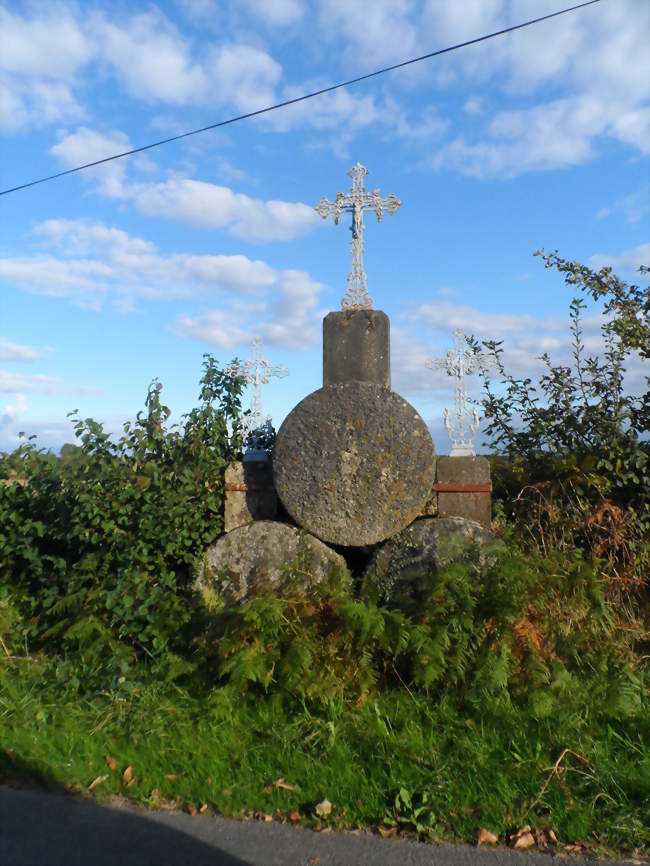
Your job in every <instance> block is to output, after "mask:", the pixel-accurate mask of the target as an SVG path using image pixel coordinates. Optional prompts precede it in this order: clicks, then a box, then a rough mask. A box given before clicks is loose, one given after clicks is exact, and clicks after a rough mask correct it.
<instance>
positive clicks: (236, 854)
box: [0, 786, 630, 866]
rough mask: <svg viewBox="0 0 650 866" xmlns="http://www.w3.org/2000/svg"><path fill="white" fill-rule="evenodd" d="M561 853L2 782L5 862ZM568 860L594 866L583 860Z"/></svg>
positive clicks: (260, 862)
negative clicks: (113, 800) (385, 834)
mask: <svg viewBox="0 0 650 866" xmlns="http://www.w3.org/2000/svg"><path fill="white" fill-rule="evenodd" d="M553 859H554V858H553V857H551V856H550V855H548V854H541V853H523V852H522V853H520V852H516V851H511V850H508V849H507V848H493V849H492V848H491V849H486V848H472V847H470V846H462V845H461V846H451V845H442V846H437V845H436V846H434V845H427V844H423V843H416V842H410V841H406V840H397V839H382V838H381V837H379V836H375V835H372V834H362V835H353V834H349V833H316V832H314V831H312V830H306V829H304V828H301V827H293V826H290V825H286V824H280V823H276V822H271V823H264V822H257V821H253V822H243V821H235V820H231V819H226V818H217V817H214V816H211V815H197V816H194V817H192V816H191V815H188V814H185V813H183V812H153V811H147V810H144V809H138V808H136V807H133V806H130V805H128V806H126V805H119V806H102V805H99V804H98V803H96V802H94V801H93V800H87V799H83V798H80V797H73V796H70V795H65V794H54V793H48V792H45V791H42V790H37V789H33V788H13V787H12V788H10V787H6V786H0V866H186V864H187V866H550V864H551V863H552V861H553ZM564 862H565V863H566V862H567V861H566V860H565V861H564ZM568 862H569V863H570V864H571V866H585V864H588V863H591V864H592V866H593V861H588V860H585V859H582V858H578V857H572V858H571V859H570V860H569V861H568ZM627 862H628V863H629V862H630V861H627Z"/></svg>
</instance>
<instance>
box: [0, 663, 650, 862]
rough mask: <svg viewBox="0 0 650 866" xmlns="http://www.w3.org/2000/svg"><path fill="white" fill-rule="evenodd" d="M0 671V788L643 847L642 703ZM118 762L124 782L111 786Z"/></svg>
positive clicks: (607, 848)
mask: <svg viewBox="0 0 650 866" xmlns="http://www.w3.org/2000/svg"><path fill="white" fill-rule="evenodd" d="M0 665H1V666H0V779H2V780H3V781H8V780H11V779H12V778H16V777H19V778H23V779H25V778H29V777H31V778H32V779H35V780H37V781H38V782H39V783H41V784H43V783H44V784H46V785H48V786H51V787H66V788H67V789H68V790H78V791H87V789H88V787H89V786H90V785H91V784H92V783H93V781H95V780H96V779H98V778H99V777H101V776H106V777H107V778H105V779H103V780H102V781H100V782H99V783H97V784H96V785H95V787H94V788H93V789H92V796H95V797H96V798H97V799H99V800H102V801H104V800H106V799H108V798H110V797H111V796H114V795H122V796H126V797H128V798H130V799H132V800H133V801H135V802H138V803H142V804H145V805H148V806H151V807H157V806H161V805H163V804H165V803H167V802H168V801H173V802H174V803H176V804H177V805H178V806H179V807H188V806H191V807H192V808H199V807H200V805H201V804H204V803H205V804H207V806H208V808H209V809H211V810H213V811H215V812H218V813H221V814H223V815H235V816H242V815H244V814H246V813H250V812H254V811H259V812H262V813H265V814H274V813H277V815H278V817H286V816H289V815H290V814H291V813H292V812H296V811H297V812H299V813H300V816H301V820H302V821H303V822H304V823H311V824H313V823H315V822H316V821H317V818H316V815H315V811H314V810H315V806H316V804H317V803H318V802H320V801H322V800H323V799H324V798H327V799H328V800H330V801H331V803H332V804H333V809H332V813H331V815H330V816H329V818H327V819H325V820H326V821H327V822H328V823H330V824H332V825H333V826H335V827H370V828H376V827H379V826H384V827H386V826H391V824H393V825H396V826H397V827H398V828H399V829H400V830H401V831H412V832H419V835H421V836H423V837H428V838H431V839H434V840H447V841H465V842H473V841H475V839H476V833H477V831H478V829H479V828H481V827H487V828H489V829H491V830H493V831H494V832H497V833H498V834H499V836H500V837H502V838H505V837H506V835H507V834H509V833H512V832H514V831H516V830H517V829H518V828H520V827H521V826H523V825H525V824H530V825H531V826H532V827H533V828H553V830H554V831H555V833H556V834H557V836H558V838H559V839H560V841H561V842H564V843H573V842H578V841H579V842H584V843H587V845H588V846H589V850H592V851H594V852H596V853H598V854H601V855H605V856H607V855H610V856H613V855H621V854H623V853H630V852H636V853H637V854H644V853H645V854H647V853H650V713H649V712H648V707H647V706H642V707H640V708H639V712H638V713H636V714H634V715H632V716H628V717H627V718H626V719H624V720H620V721H616V722H615V723H613V722H611V721H609V722H608V721H607V720H606V718H603V717H599V715H598V713H597V711H596V710H595V709H592V708H590V707H589V706H584V707H583V708H581V709H579V710H577V709H576V708H575V706H573V707H571V708H568V707H567V709H566V711H565V712H563V711H561V710H558V711H556V712H554V713H553V714H552V715H551V716H547V717H545V718H543V719H536V718H535V717H534V716H533V715H532V714H531V712H530V710H526V709H517V708H515V707H514V706H510V707H501V708H496V707H492V708H489V707H488V708H486V709H484V710H481V709H480V708H476V707H475V708H474V709H468V710H459V709H458V704H457V702H455V701H453V700H452V699H451V698H440V699H438V700H437V701H434V700H432V699H428V698H426V697H425V696H422V695H416V694H411V693H410V692H408V691H407V690H399V691H398V690H396V689H391V690H388V689H386V690H384V691H383V692H382V693H381V694H380V695H379V696H378V697H377V698H376V699H371V700H368V701H367V702H366V703H364V704H363V705H359V704H356V703H350V702H345V701H343V700H341V701H338V702H333V701H329V702H325V703H323V702H321V703H319V704H317V705H315V706H309V705H307V704H306V703H304V702H301V701H298V700H295V699H291V698H287V697H283V696H281V695H275V696H268V695H267V696H264V695H260V694H255V693H252V692H249V694H248V695H247V696H245V697H242V695H241V693H238V692H236V691H235V690H234V689H232V687H230V686H223V687H218V688H206V687H202V688H198V687H196V686H193V687H192V689H191V690H190V689H188V688H185V687H181V686H179V685H177V684H173V683H170V684H163V683H160V682H153V681H151V678H150V677H149V679H147V674H146V671H145V670H144V669H143V674H142V677H141V678H140V679H139V680H138V678H133V679H131V681H130V683H126V684H124V685H125V688H122V689H120V690H118V691H115V692H111V691H105V692H102V693H98V694H90V695H87V696H83V695H82V694H80V692H79V690H78V689H77V688H76V687H75V686H74V684H73V683H71V680H70V675H71V674H70V668H69V667H66V666H61V664H60V663H59V665H58V673H57V662H56V661H54V660H51V659H50V660H43V661H31V662H30V661H27V660H19V661H11V660H9V659H4V660H3V661H2V662H0ZM565 749H568V750H570V751H568V752H564V750H565ZM563 752H564V757H563V758H562V761H561V762H560V763H559V765H558V766H557V771H556V772H553V771H552V768H553V766H554V764H555V763H556V761H557V760H558V758H559V757H560V756H561V755H562V753H563ZM107 755H109V756H112V757H114V758H115V761H116V766H115V768H114V769H111V768H110V767H109V766H108V765H107V761H106V756H107ZM128 766H130V767H132V774H133V780H134V781H133V782H132V783H131V784H130V785H125V784H123V781H122V775H123V772H124V770H125V769H126V768H127V767H128ZM279 779H283V780H284V784H286V785H288V786H290V788H285V787H281V786H280V787H278V786H277V785H276V784H275V783H276V782H277V780H279ZM400 792H401V793H400ZM294 819H295V816H294Z"/></svg>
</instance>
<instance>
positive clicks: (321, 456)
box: [273, 382, 435, 547]
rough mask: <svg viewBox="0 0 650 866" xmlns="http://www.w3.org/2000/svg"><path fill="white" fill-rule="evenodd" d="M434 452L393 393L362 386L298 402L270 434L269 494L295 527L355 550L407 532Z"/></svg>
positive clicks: (426, 487)
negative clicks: (271, 490)
mask: <svg viewBox="0 0 650 866" xmlns="http://www.w3.org/2000/svg"><path fill="white" fill-rule="evenodd" d="M434 472H435V467H434V449H433V442H432V441H431V436H430V434H429V431H428V430H427V427H426V424H425V423H424V421H423V420H422V418H421V417H420V416H419V415H418V413H417V412H416V411H415V409H414V408H413V407H412V406H411V405H409V404H408V403H407V402H406V400H404V399H402V397H400V396H399V395H398V394H395V393H394V392H393V391H390V390H389V389H388V388H384V387H382V386H381V385H374V384H370V383H366V382H347V383H340V384H336V385H329V386H328V387H326V388H321V389H320V390H318V391H315V392H314V393H313V394H310V395H309V396H308V397H306V398H305V399H304V400H303V401H302V402H301V403H299V404H298V405H297V406H296V407H295V409H293V411H292V412H291V413H290V414H289V415H288V416H287V418H286V419H285V421H284V423H283V424H282V426H281V427H280V430H279V431H278V435H277V439H276V443H275V450H274V452H273V474H274V478H275V488H276V491H277V493H278V496H279V497H280V499H281V501H282V503H283V505H284V507H285V508H286V510H287V511H288V513H289V514H290V515H291V516H292V517H293V519H294V520H295V521H296V523H298V524H299V525H300V526H302V527H304V528H305V529H307V530H308V532H311V533H312V534H313V535H316V536H317V537H318V538H321V539H322V540H323V541H326V542H328V543H330V544H340V545H346V546H354V547H361V546H364V545H368V544H375V543H376V542H378V541H383V540H384V539H386V538H389V537H390V536H391V535H394V534H395V533H396V532H399V531H400V529H403V528H404V527H405V526H408V525H409V523H411V522H412V521H413V520H414V519H415V517H417V515H418V514H420V512H421V511H422V509H423V508H424V506H425V504H426V502H427V500H428V499H429V496H430V493H431V490H432V487H433V481H434Z"/></svg>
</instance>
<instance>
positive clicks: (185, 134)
mask: <svg viewBox="0 0 650 866" xmlns="http://www.w3.org/2000/svg"><path fill="white" fill-rule="evenodd" d="M594 3H600V0H586V2H584V3H578V5H577V6H569V7H567V8H566V9H560V10H559V11H558V12H550V13H549V14H548V15H542V16H540V17H539V18H532V19H531V20H530V21H524V22H523V23H522V24H514V25H513V26H512V27H504V28H503V30H495V31H494V32H493V33H488V34H486V35H485V36H478V37H477V38H476V39H468V40H467V41H466V42H459V43H457V44H456V45H450V46H449V47H448V48H440V49H439V50H438V51H430V52H429V53H428V54H422V55H421V56H420V57H412V58H411V59H410V60H403V61H402V62H401V63H394V64H393V65H392V66H384V67H383V69H377V70H375V71H374V72H368V73H366V74H365V75H359V76H357V78H350V79H348V81H341V82H340V83H339V84H331V85H330V86H329V87H323V88H321V89H320V90H314V91H312V92H311V93H305V94H303V95H302V96H296V97H295V98H294V99H286V100H285V101H284V102H276V104H275V105H269V106H267V107H266V108H259V109H257V111H249V112H247V113H246V114H239V115H237V117H230V118H228V120H221V121H219V122H218V123H211V124H210V125H209V126H202V127H201V128H200V129H193V130H191V131H190V132H182V133H181V134H180V135H172V136H171V138H163V139H161V140H160V141H154V142H152V143H151V144H145V145H143V146H142V147H134V148H133V150H125V151H124V152H123V153H116V154H114V155H113V156H106V157H104V159H96V160H95V161H94V162H87V163H85V164H84V165H78V166H76V167H75V168H68V169H66V170H65V171H59V172H58V173H57V174H50V175H48V176H47V177H41V178H39V179H38V180H32V181H29V183H22V184H20V186H13V187H11V188H10V189H3V190H1V191H0V195H8V194H9V193H10V192H18V190H20V189H27V188H28V187H30V186H36V185H37V184H39V183H46V181H49V180H55V179H56V178H57V177H64V176H65V175H66V174H74V172H76V171H83V170H84V169H85V168H92V167H93V166H96V165H103V164H104V163H106V162H112V161H113V160H114V159H122V158H123V157H125V156H132V155H133V154H134V153H142V152H143V151H145V150H151V149H152V148H154V147H161V145H163V144H169V143H170V142H172V141H180V139H182V138H189V136H191V135H198V134H199V133H201V132H208V130H210V129H219V127H222V126H229V125H230V124H231V123H237V122H238V121H240V120H247V119H248V118H250V117H258V116H259V115H260V114H268V113H269V112H270V111H276V110H277V109H278V108H285V107H286V106H287V105H295V104H296V103H297V102H304V101H305V100H307V99H313V98H314V97H315V96H321V95H322V94H323V93H332V91H334V90H339V89H340V88H342V87H349V86H350V85H352V84H358V83H359V82H360V81H367V80H368V79H369V78H374V77H375V76H377V75H383V74H384V73H385V72H392V71H393V70H395V69H402V68H403V67H405V66H411V65H412V64H413V63H420V61H422V60H430V59H431V58H432V57H439V56H440V55H441V54H449V52H451V51H457V50H458V49H459V48H466V47H467V46H468V45H476V44H477V43H478V42H485V41H486V40H488V39H494V37H495V36H503V34H504V33H512V32H513V31H514V30H521V29H522V28H524V27H530V26H531V25H532V24H539V22H540V21H548V19H549V18H557V16H558V15H565V14H566V13H567V12H574V11H575V10H576V9H583V8H584V7H585V6H593V4H594Z"/></svg>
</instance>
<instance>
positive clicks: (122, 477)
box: [0, 356, 243, 672]
mask: <svg viewBox="0 0 650 866" xmlns="http://www.w3.org/2000/svg"><path fill="white" fill-rule="evenodd" d="M205 358H206V359H205V362H204V365H203V367H204V369H203V377H202V379H201V391H200V404H199V406H198V407H197V408H195V409H193V410H192V411H191V412H190V413H189V414H187V415H185V416H184V417H183V422H182V424H180V425H174V426H172V427H169V428H168V427H167V420H168V418H169V415H170V410H169V408H168V407H167V406H164V405H163V404H162V403H161V400H160V392H161V387H162V386H161V385H160V384H159V383H158V382H157V381H154V382H153V383H152V385H151V386H150V387H149V391H148V394H147V398H146V411H144V412H140V413H138V416H137V419H136V421H135V423H133V424H131V423H129V422H127V423H126V424H124V430H123V435H122V436H121V437H120V438H119V439H118V440H117V441H114V440H113V439H112V438H111V437H110V436H109V435H108V434H107V433H106V432H105V431H104V430H103V428H102V425H101V424H98V423H97V422H95V421H93V420H92V419H90V418H89V419H86V420H81V419H80V418H79V417H78V416H77V414H76V413H71V415H72V417H73V422H74V429H75V434H76V437H77V440H78V442H79V445H78V446H77V447H75V446H65V447H64V449H63V451H62V455H61V458H57V457H56V456H54V455H53V454H51V453H47V452H46V451H44V450H39V449H38V448H37V447H36V445H35V444H34V442H33V441H31V440H29V441H27V442H25V443H23V444H22V445H21V446H20V447H19V448H18V449H17V451H16V452H14V453H13V454H12V455H10V457H8V458H6V459H5V460H4V461H2V462H4V464H5V475H6V476H8V477H9V478H10V479H11V483H5V484H3V485H0V526H2V533H1V534H0V622H3V623H6V624H7V625H6V626H5V631H4V633H6V634H7V635H8V638H7V639H12V640H13V642H14V643H16V642H19V643H20V644H21V645H23V644H26V645H28V646H29V647H30V648H31V649H37V648H39V647H43V648H46V649H47V650H48V651H54V652H57V651H65V652H73V653H77V654H78V655H79V656H80V658H82V659H85V660H86V661H96V662H99V661H102V662H103V663H105V664H108V665H109V667H111V668H112V669H114V670H115V671H116V672H119V671H120V670H124V669H126V668H127V667H128V665H129V664H130V663H131V662H132V661H133V660H135V659H136V658H138V657H142V656H143V655H144V656H146V657H148V658H150V659H151V658H153V659H162V658H164V657H165V656H166V655H169V654H170V653H175V652H179V651H182V650H183V649H184V648H185V647H186V646H187V642H188V641H187V635H186V634H185V631H186V629H187V625H188V623H189V621H190V619H191V615H192V606H193V595H192V592H191V588H190V584H191V579H192V574H193V565H194V560H195V557H196V556H197V555H198V554H199V553H200V552H201V551H202V550H203V549H204V548H205V547H206V546H207V545H208V544H210V543H211V542H212V541H214V540H215V539H216V538H217V537H218V536H219V535H220V534H221V533H222V531H223V508H222V505H223V479H224V470H225V466H226V465H227V464H228V462H229V461H231V460H232V459H234V458H236V457H237V456H239V453H240V449H241V435H240V423H239V417H240V408H241V401H240V398H241V393H242V389H243V385H242V383H241V381H239V380H237V379H232V378H230V377H228V376H226V375H225V374H224V373H223V372H222V371H221V370H219V369H218V367H217V366H216V363H215V361H214V359H213V358H212V357H210V356H205ZM10 620H11V623H10ZM9 624H10V625H11V627H9ZM18 631H21V632H22V634H20V635H18ZM10 635H12V636H13V637H12V638H10Z"/></svg>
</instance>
